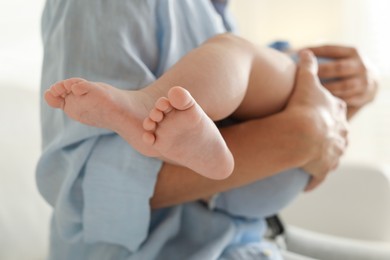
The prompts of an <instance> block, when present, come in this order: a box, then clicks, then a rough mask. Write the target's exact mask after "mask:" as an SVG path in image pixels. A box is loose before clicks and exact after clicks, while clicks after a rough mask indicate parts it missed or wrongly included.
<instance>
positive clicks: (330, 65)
mask: <svg viewBox="0 0 390 260" xmlns="http://www.w3.org/2000/svg"><path fill="white" fill-rule="evenodd" d="M365 71H366V68H365V66H364V64H363V63H362V61H361V60H360V59H359V58H357V57H353V58H344V59H338V60H333V61H329V62H324V63H321V64H320V65H319V70H318V76H319V77H320V78H323V79H337V78H345V77H352V76H355V75H359V74H364V73H365Z"/></svg>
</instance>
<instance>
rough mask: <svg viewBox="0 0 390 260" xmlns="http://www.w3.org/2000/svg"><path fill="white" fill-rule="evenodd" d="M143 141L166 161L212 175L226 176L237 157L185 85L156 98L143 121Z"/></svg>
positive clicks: (212, 176) (216, 177)
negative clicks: (165, 95)
mask: <svg viewBox="0 0 390 260" xmlns="http://www.w3.org/2000/svg"><path fill="white" fill-rule="evenodd" d="M143 126H144V129H145V130H146V132H145V133H144V135H143V140H144V142H145V143H146V144H148V145H151V146H152V147H153V148H154V149H155V150H156V151H158V152H159V153H161V156H162V157H163V158H164V159H166V160H167V161H173V162H174V163H178V164H180V165H182V166H185V167H188V168H190V169H192V170H194V171H195V172H197V173H199V174H201V175H203V176H205V177H208V178H211V179H224V178H227V177H228V176H229V175H230V174H231V173H232V171H233V167H234V159H233V156H232V154H231V152H230V150H229V149H228V147H227V145H226V143H225V141H224V139H223V137H222V135H221V134H220V132H219V130H218V128H217V127H216V125H215V124H214V122H213V121H212V120H211V119H210V118H209V117H208V116H207V115H206V113H205V112H204V111H203V110H202V108H201V107H200V106H199V105H198V104H197V103H196V101H195V100H194V99H193V97H192V96H191V95H190V93H189V92H188V91H187V90H185V89H184V88H182V87H173V88H171V89H170V90H169V92H168V98H165V97H162V98H160V99H158V100H157V102H156V104H155V107H154V108H153V109H152V110H151V112H150V114H149V117H147V118H146V119H145V120H144V124H143Z"/></svg>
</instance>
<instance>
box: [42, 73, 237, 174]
mask: <svg viewBox="0 0 390 260" xmlns="http://www.w3.org/2000/svg"><path fill="white" fill-rule="evenodd" d="M158 97H159V96H155V95H152V94H150V93H146V92H144V91H142V90H140V91H125V90H121V89H117V88H114V87H112V86H110V85H107V84H104V83H97V82H89V81H86V80H84V79H80V78H72V79H68V80H63V81H60V82H58V83H56V84H54V85H53V86H51V88H50V89H49V90H48V91H46V93H45V99H46V101H47V103H48V104H49V105H50V106H52V107H54V108H60V109H63V110H64V112H65V113H66V114H67V115H68V116H69V117H70V118H72V119H74V120H76V121H79V122H81V123H83V124H87V125H90V126H95V127H101V128H107V129H111V130H113V131H115V132H117V133H118V134H119V135H120V136H122V137H123V138H124V139H125V140H126V141H127V142H128V143H129V144H130V145H132V146H133V147H134V148H135V149H136V150H137V151H139V152H141V153H143V154H145V155H147V156H155V157H162V158H163V159H165V160H167V161H170V162H173V163H177V164H179V165H182V166H186V167H189V168H191V169H192V170H194V171H196V172H198V173H199V174H201V175H204V176H206V177H209V178H213V179H222V178H226V177H227V176H229V175H230V173H231V172H232V171H233V165H234V160H233V157H232V155H231V153H230V151H229V149H228V148H227V146H226V144H225V141H224V140H223V138H222V136H221V134H220V133H219V130H218V129H217V127H216V126H215V124H214V122H212V121H211V119H210V118H209V117H208V116H207V115H206V114H205V113H204V111H203V110H202V109H201V108H200V106H199V105H198V104H197V103H196V102H195V100H194V99H193V98H192V97H191V95H190V94H189V92H188V91H186V90H185V89H183V88H181V87H175V88H172V89H171V90H170V91H169V92H168V98H159V99H158ZM156 100H157V102H156ZM145 118H147V119H146V120H145V123H144V127H143V126H142V121H143V120H144V119H145ZM152 120H153V121H152ZM162 120H163V123H161V121H162ZM157 122H159V123H160V125H159V127H158V129H155V128H156V123H157ZM145 129H146V131H148V132H146V133H145ZM150 131H153V132H154V134H151V133H150ZM143 135H144V136H143ZM156 137H158V138H156Z"/></svg>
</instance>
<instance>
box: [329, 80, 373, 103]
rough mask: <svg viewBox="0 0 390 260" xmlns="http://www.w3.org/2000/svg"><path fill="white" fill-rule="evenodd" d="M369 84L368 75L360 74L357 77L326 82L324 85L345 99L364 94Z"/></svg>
mask: <svg viewBox="0 0 390 260" xmlns="http://www.w3.org/2000/svg"><path fill="white" fill-rule="evenodd" d="M367 84H368V80H367V77H365V76H364V75H360V76H357V77H351V78H346V79H340V80H337V81H332V82H326V83H324V86H325V88H326V89H328V90H329V91H330V92H331V93H332V94H333V95H335V96H336V97H339V98H341V99H343V100H344V99H345V98H348V97H352V96H355V95H359V94H362V93H363V92H364V91H365V89H366V86H367Z"/></svg>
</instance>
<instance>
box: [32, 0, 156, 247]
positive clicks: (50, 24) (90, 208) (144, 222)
mask: <svg viewBox="0 0 390 260" xmlns="http://www.w3.org/2000/svg"><path fill="white" fill-rule="evenodd" d="M154 12H155V10H154V7H153V4H152V1H138V0H137V1H127V2H126V1H125V2H124V1H104V0H98V1H95V0H94V1H79V0H60V1H57V0H56V1H51V0H48V1H47V3H46V6H45V9H44V13H43V17H42V35H43V43H44V59H43V68H42V71H43V72H42V87H41V94H42V95H43V92H44V91H45V89H46V88H48V87H49V86H50V85H51V84H53V83H54V82H56V81H59V80H62V79H66V78H70V77H82V78H86V79H88V80H91V81H101V82H105V83H108V84H111V85H113V86H115V87H118V88H122V89H129V90H134V89H140V88H143V87H144V86H146V85H148V84H150V83H151V82H153V81H154V80H155V78H156V77H155V74H154V70H155V68H156V66H157V65H156V64H157V63H158V44H157V43H156V39H155V30H156V28H155V18H154V17H155V13H154ZM41 119H42V140H43V153H42V156H41V158H40V160H39V163H38V167H37V183H38V187H39V190H40V192H41V194H42V195H43V196H44V197H45V199H46V200H47V201H48V202H49V203H50V204H51V205H52V206H53V207H54V215H55V218H53V220H54V221H55V223H54V226H55V227H56V229H57V230H56V231H57V233H58V234H60V236H61V238H62V239H64V240H65V241H67V242H69V243H71V242H72V241H73V242H74V241H79V240H80V239H81V240H82V241H83V242H86V243H94V242H107V243H112V244H116V245H120V246H123V247H125V248H126V249H127V250H129V251H135V250H137V248H138V247H139V246H140V244H141V243H142V242H143V240H144V239H145V237H146V236H147V232H148V228H149V217H150V207H149V199H150V197H151V196H152V194H153V190H154V185H155V182H156V179H157V174H158V171H159V169H160V167H161V161H159V160H156V159H152V158H146V157H145V156H143V155H141V154H139V153H138V152H136V151H135V150H134V149H133V148H132V147H131V146H129V144H128V143H127V142H125V141H124V140H123V139H122V138H120V137H119V136H118V135H116V134H115V133H112V132H111V131H109V130H105V129H99V128H93V127H88V126H85V125H82V124H80V123H78V122H74V121H72V120H70V119H69V118H67V117H66V115H64V113H63V112H62V111H60V110H54V109H52V108H49V107H48V106H47V105H46V104H45V102H41Z"/></svg>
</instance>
